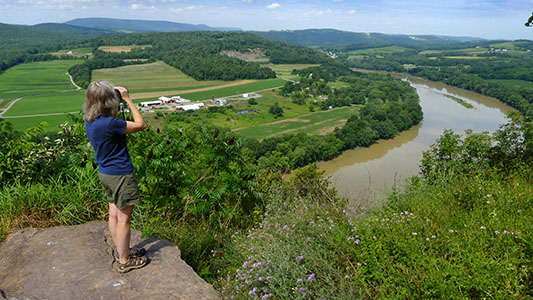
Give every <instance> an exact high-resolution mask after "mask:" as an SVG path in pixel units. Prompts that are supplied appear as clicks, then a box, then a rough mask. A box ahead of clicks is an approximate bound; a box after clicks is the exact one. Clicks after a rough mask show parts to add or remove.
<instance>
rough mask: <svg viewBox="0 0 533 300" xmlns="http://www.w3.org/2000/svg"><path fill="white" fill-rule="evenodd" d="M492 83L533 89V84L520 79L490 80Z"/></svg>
mask: <svg viewBox="0 0 533 300" xmlns="http://www.w3.org/2000/svg"><path fill="white" fill-rule="evenodd" d="M488 81H490V82H497V83H502V84H507V85H513V86H517V87H527V88H533V82H531V81H527V80H520V79H489V80H488Z"/></svg>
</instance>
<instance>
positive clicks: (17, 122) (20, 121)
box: [4, 114, 69, 132]
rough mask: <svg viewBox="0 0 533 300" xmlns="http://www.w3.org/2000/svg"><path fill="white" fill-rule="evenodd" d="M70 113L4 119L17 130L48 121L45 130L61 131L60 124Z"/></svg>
mask: <svg viewBox="0 0 533 300" xmlns="http://www.w3.org/2000/svg"><path fill="white" fill-rule="evenodd" d="M68 119H69V117H68V115H66V114H65V115H56V116H43V117H24V118H8V119H4V121H5V122H9V123H11V124H13V128H14V129H15V130H25V129H27V128H28V127H31V126H34V125H37V124H39V123H40V122H46V126H44V130H45V131H50V132H54V131H59V125H61V124H63V123H64V122H65V121H66V120H68Z"/></svg>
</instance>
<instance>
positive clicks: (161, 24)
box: [65, 18, 241, 33]
mask: <svg viewBox="0 0 533 300" xmlns="http://www.w3.org/2000/svg"><path fill="white" fill-rule="evenodd" d="M65 24H68V25H74V26H81V27H89V28H96V29H101V30H109V31H117V32H124V33H131V32H175V31H213V30H221V31H241V29H239V28H229V27H228V28H226V27H224V28H222V27H220V28H216V27H209V26H207V25H203V24H200V25H193V24H186V23H175V22H168V21H149V20H122V19H110V18H80V19H74V20H70V21H68V22H65Z"/></svg>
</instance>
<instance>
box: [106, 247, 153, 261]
mask: <svg viewBox="0 0 533 300" xmlns="http://www.w3.org/2000/svg"><path fill="white" fill-rule="evenodd" d="M145 254H146V249H144V248H129V250H128V258H136V257H141V256H144V255H145ZM113 257H114V258H115V260H116V261H119V257H118V251H116V250H113Z"/></svg>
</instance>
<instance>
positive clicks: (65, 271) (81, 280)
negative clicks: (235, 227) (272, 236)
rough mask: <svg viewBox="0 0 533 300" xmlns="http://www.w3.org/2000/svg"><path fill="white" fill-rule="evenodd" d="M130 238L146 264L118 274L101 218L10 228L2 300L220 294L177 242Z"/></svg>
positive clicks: (1, 261) (0, 272) (2, 249)
mask: <svg viewBox="0 0 533 300" xmlns="http://www.w3.org/2000/svg"><path fill="white" fill-rule="evenodd" d="M131 237H132V245H134V246H135V247H144V248H145V249H146V251H147V256H148V258H149V263H148V265H146V266H145V267H143V268H141V269H136V270H132V271H130V272H128V273H124V274H121V273H119V272H117V271H116V270H115V269H114V268H113V258H112V249H113V246H112V245H113V241H112V239H111V237H110V235H109V231H108V229H107V223H105V222H98V221H95V222H89V223H86V224H82V225H77V226H62V227H52V228H46V229H35V228H28V229H23V230H20V231H17V232H14V233H12V234H10V235H9V236H8V237H7V238H6V240H4V241H3V242H2V244H0V299H12V300H15V299H20V300H22V299H31V300H33V299H68V300H71V299H113V300H115V299H195V300H196V299H219V297H218V295H217V293H216V292H215V290H214V289H213V287H212V286H211V285H209V284H208V283H206V282H205V281H204V280H203V279H201V278H200V277H199V276H198V275H197V274H196V273H195V272H194V271H193V269H192V268H191V267H190V266H188V265H187V264H186V263H185V262H184V261H183V260H182V259H181V257H180V250H179V249H178V247H176V245H174V244H172V243H171V242H169V241H166V240H161V239H156V238H146V239H141V234H140V232H138V231H135V230H132V235H131Z"/></svg>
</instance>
